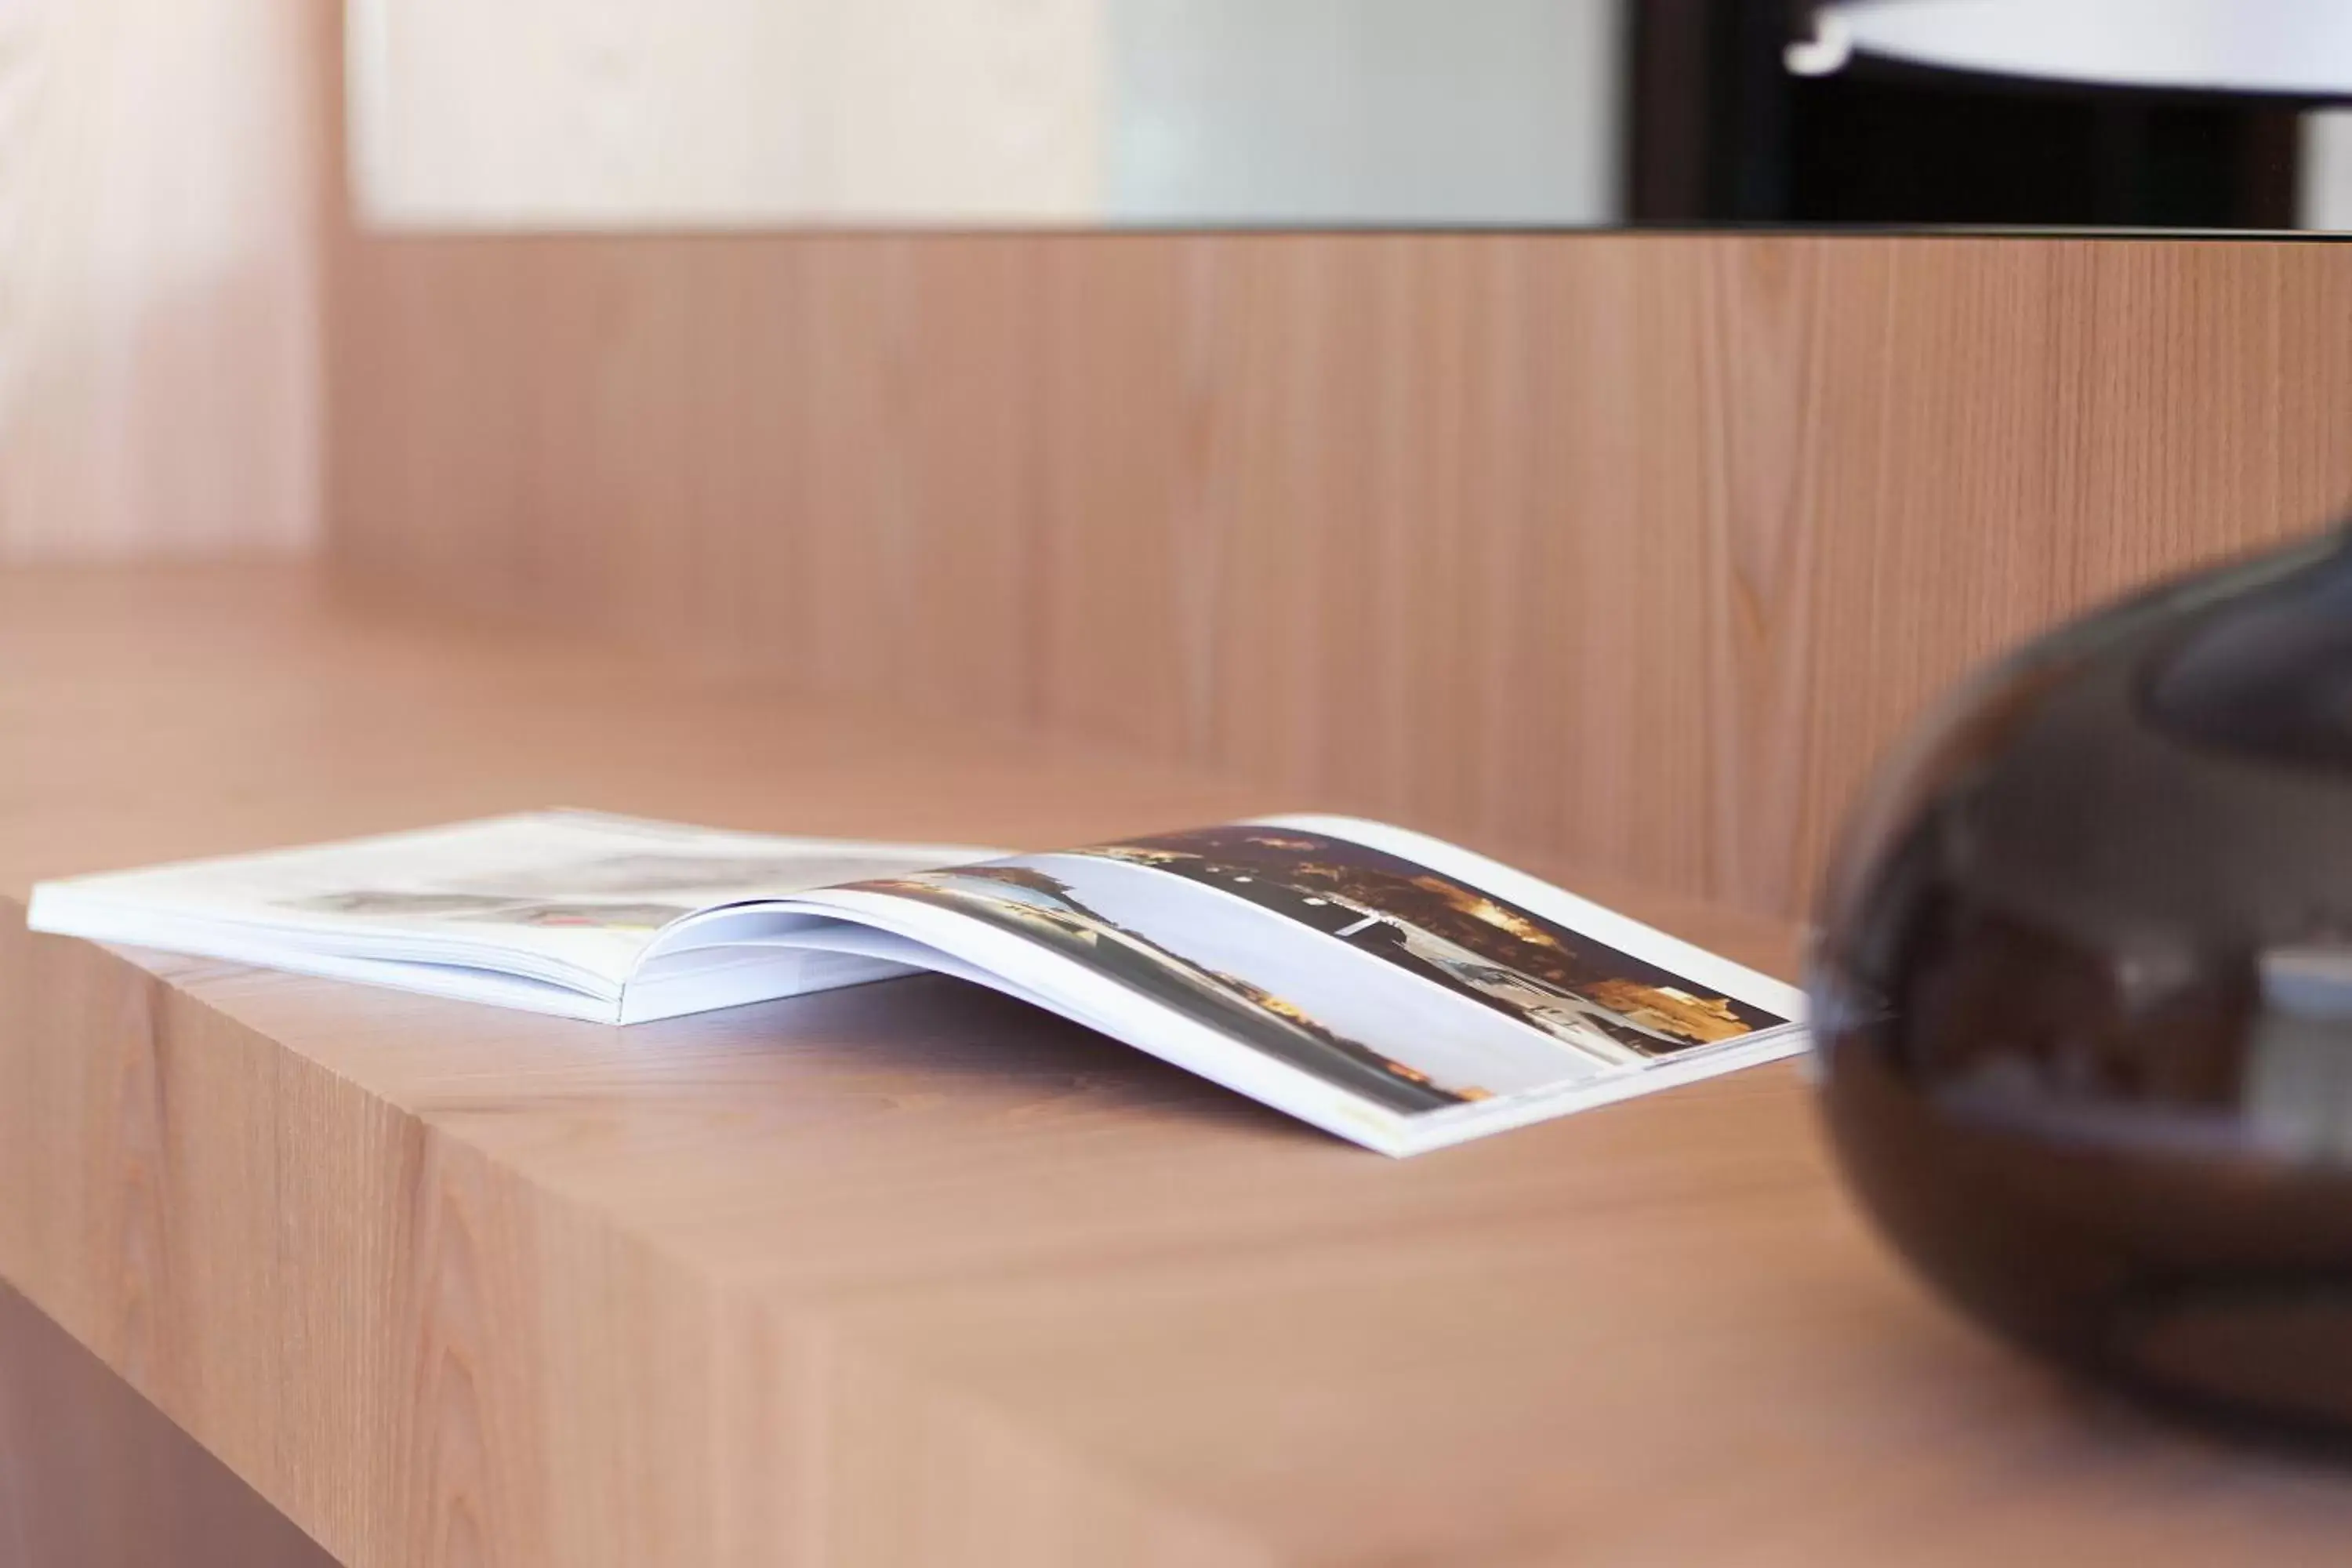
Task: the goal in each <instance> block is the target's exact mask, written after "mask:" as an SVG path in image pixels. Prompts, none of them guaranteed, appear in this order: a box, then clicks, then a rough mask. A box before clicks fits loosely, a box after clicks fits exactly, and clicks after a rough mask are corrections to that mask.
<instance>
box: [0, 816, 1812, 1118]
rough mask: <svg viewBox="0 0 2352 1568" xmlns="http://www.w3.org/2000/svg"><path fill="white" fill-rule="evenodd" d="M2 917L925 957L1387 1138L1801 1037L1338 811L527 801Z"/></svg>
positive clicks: (679, 955) (1717, 1065)
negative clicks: (954, 837)
mask: <svg viewBox="0 0 2352 1568" xmlns="http://www.w3.org/2000/svg"><path fill="white" fill-rule="evenodd" d="M30 924H31V925H32V927H33V928H34V929H35V930H37V931H53V932H59V933H63V934H66V935H72V936H84V937H90V938H94V939H96V940H99V941H101V942H124V943H129V944H132V945H137V946H145V947H156V948H164V949H169V950H173V951H176V952H191V953H199V954H204V955H206V956H210V957H215V958H225V959H230V960H235V961H238V962H242V963H256V964H263V965H268V966H270V967H274V968H279V969H288V970H295V971H299V972H301V973H309V974H318V975H325V976H329V977H331V978H334V979H339V980H351V981H360V982H364V983H367V984H376V985H388V986H395V987H398V988H400V989H403V990H408V991H419V992H429V993H432V994H437V995H443V996H454V997H459V998H463V999H465V1000H467V1001H473V1002H482V1003H488V1004H492V1005H500V1006H508V1007H521V1008H528V1009H530V1010H531V1011H534V1012H541V1013H553V1014H559V1015H562V1016H567V1017H573V1018H583V1019H589V1020H593V1021H595V1022H600V1023H606V1024H635V1023H642V1022H646V1021H648V1020H652V1019H656V1018H669V1017H676V1016H680V1015H683V1014H688V1013H700V1012H707V1011H709V1010H710V1009H713V1008H719V1007H731V1006H736V1005H741V1004H744V1003H749V1002H758V1001H766V1000H770V999H772V998H776V997H782V996H793V995H798V994H803V993H806V992H812V991H821V990H825V989H828V988H830V987H834V986H840V985H853V984H861V983H865V982H868V981H876V980H884V979H888V978H891V977H894V976H898V975H903V974H908V973H915V972H918V971H929V972H933V973H942V974H949V975H953V976H956V977H958V978H960V979H963V980H967V981H971V982H972V983H973V984H980V985H986V986H990V987H992V988H994V989H995V990H998V991H1002V992H1005V993H1008V994H1012V995H1013V996H1016V997H1019V998H1021V999H1022V1000H1024V1001H1026V1002H1030V1003H1034V1005H1037V1006H1040V1007H1044V1008H1046V1009H1048V1010H1049V1011H1052V1012H1055V1013H1058V1014H1061V1015H1062V1016H1066V1017H1068V1018H1072V1019H1075V1020H1076V1021H1077V1022H1078V1023H1080V1024H1084V1025H1086V1026H1089V1027H1091V1028H1095V1029H1097V1030H1099V1031H1101V1032H1102V1033H1104V1034H1106V1035H1108V1036H1111V1037H1114V1038H1116V1039H1119V1040H1123V1041H1125V1042H1126V1043H1127V1044H1129V1045H1130V1046H1133V1047H1137V1048H1139V1049H1140V1050H1144V1051H1148V1052H1150V1054H1151V1055H1153V1056H1156V1057H1159V1058H1162V1059H1163V1060H1166V1061H1169V1062H1172V1063H1174V1064H1175V1065H1176V1066H1178V1067H1181V1068H1187V1069H1189V1070H1190V1071H1192V1072H1195V1073H1198V1074H1200V1075H1201V1076H1202V1077H1203V1078H1208V1079H1213V1080H1215V1081H1216V1082H1218V1083H1221V1084H1223V1085H1225V1086H1226V1087H1228V1088H1230V1089H1236V1090H1238V1091H1240V1092H1241V1093H1243V1094H1246V1095H1249V1096H1251V1097H1252V1098H1254V1099H1255V1100H1261V1101H1263V1102H1265V1104H1267V1105H1270V1106H1273V1107H1275V1108H1276V1109H1277V1110H1284V1111H1287V1112H1289V1113H1290V1114H1291V1115H1293V1116H1297V1117H1298V1118H1300V1119H1302V1120H1304V1121H1310V1122H1312V1123H1314V1124H1315V1125H1316V1126H1318V1127H1320V1128H1323V1129H1325V1130H1327V1131H1331V1132H1335V1133H1338V1134H1339V1136H1341V1137H1344V1138H1349V1139H1352V1140H1354V1141H1355V1142H1359V1143H1362V1144H1365V1145H1367V1146H1369V1147H1370V1148H1373V1149H1377V1150H1381V1151H1382V1152H1386V1153H1391V1154H1409V1153H1414V1152H1419V1151H1422V1150H1424V1149H1431V1148H1435V1147H1438V1146H1440V1145H1443V1144H1446V1143H1453V1142H1460V1141H1462V1140H1464V1139H1467V1138H1474V1137H1477V1136H1480V1135H1482V1134H1485V1133H1487V1132H1493V1131H1500V1130H1502V1129H1504V1128H1507V1127H1513V1126H1517V1125H1520V1124H1523V1123H1526V1122H1529V1121H1538V1120H1542V1119H1544V1118H1548V1117H1552V1116H1558V1115H1561V1114H1563V1113H1565V1112H1568V1111H1570V1110H1580V1109H1583V1108H1584V1107H1587V1106H1591V1105H1597V1104H1601V1103H1604V1102H1606V1101H1609V1100H1619V1099H1622V1098H1624V1097H1626V1096H1628V1095H1633V1094H1640V1093H1645V1092H1647V1091H1649V1090H1651V1089H1662V1088H1664V1087H1666V1086H1668V1085H1671V1084H1675V1083H1682V1082H1686V1081H1688V1080H1690V1079H1697V1078H1704V1077H1708V1076H1711V1075H1713V1074H1716V1073H1719V1072H1727V1071H1729V1070H1731V1069H1732V1068H1739V1067H1745V1066H1748V1065H1749V1064H1751V1063H1755V1062H1759V1061H1764V1060H1768V1059H1770V1058H1777V1057H1782V1056H1787V1055H1790V1054H1791V1053H1793V1052H1795V1051H1797V1050H1799V1049H1800V1048H1801V1030H1800V1028H1799V1026H1798V1023H1797V1020H1798V1018H1799V1016H1800V1013H1801V1001H1800V999H1799V996H1798V994H1797V993H1796V992H1795V991H1794V990H1792V989H1791V988H1790V987H1789V986H1787V985H1784V984H1780V982H1778V981H1775V980H1772V979H1769V978H1768V977H1767V976H1765V975H1761V974H1759V973H1755V972H1754V971H1752V970H1748V969H1746V968H1743V967H1741V966H1740V965H1738V964H1737V963H1732V962H1730V961H1729V960H1727V959H1725V958H1721V957H1718V956H1717V955H1716V954H1714V953H1711V952H1706V951H1704V950H1702V949H1699V948H1696V947H1694V946H1692V945H1690V944H1689V943H1687V942H1679V941H1677V940H1675V938H1673V937H1670V936H1668V935H1666V934H1665V933H1664V932H1663V931H1656V930H1654V929H1652V928H1651V927H1648V926H1645V925H1643V924H1641V923H1639V922H1637V921H1631V920H1628V919H1626V918H1625V917H1624V916H1622V915H1619V914H1616V913H1613V912H1612V911H1611V910H1605V909H1602V908H1601V907H1600V906H1599V905H1597V904H1593V903H1591V902H1588V901H1586V900H1582V899H1579V898H1577V897H1575V896H1573V895H1571V894H1569V893H1566V892H1563V891H1561V890H1560V889H1558V888H1554V887H1551V886H1549V884H1546V883H1544V882H1541V881H1538V880H1537V879H1535V878H1532V877H1529V876H1527V875H1525V874H1523V873H1521V872H1517V871H1514V870H1512V869H1511V868H1508V867H1507V866H1503V865H1500V864H1497V863H1496V862H1495V861H1492V860H1489V859H1486V858H1483V857H1481V856H1477V855H1474V854H1472V853H1471V852H1469V851H1468V850H1465V849H1461V848H1457V847H1454V846H1453V845H1450V844H1445V843H1442V842H1440V841H1438V840H1436V839H1433V838H1429V837H1423V836H1422V835H1420V834H1416V833H1410V832H1407V831H1405V830H1404V829H1402V828H1398V827H1391V826H1384V825H1382V824H1380V823H1375V822H1365V821H1360V820H1357V819H1355V818H1350V817H1337V816H1276V817H1266V818H1263V819H1260V820H1256V821H1252V822H1241V823H1234V824H1229V825H1226V826H1217V827H1202V828H1193V829H1190V830H1187V831H1184V832H1178V833H1167V834H1160V835H1155V836H1153V837H1144V838H1131V839H1128V840H1126V841H1124V842H1121V843H1117V844H1099V845H1094V846H1090V847H1085V848H1079V849H1066V850H1057V851H1054V852H1051V853H1047V854H1038V855H1009V854H1004V853H1003V852H1001V851H996V850H989V849H978V848H972V847H959V846H952V845H923V844H880V843H863V842H852V841H845V840H839V839H822V838H781V837H768V836H764V835H754V834H741V833H721V832H714V831H710V830H707V829H703V828H697V827H688V826H675V825H672V824H667V823H658V822H645V821H638V820H635V819H632V818H626V817H617V816H603V815H600V814H596V813H592V812H576V811H549V812H536V813H530V814H527V815H523V816H505V817H496V818H492V819H489V820H487V821H482V822H473V823H465V824H460V825H458V826H452V827H440V828H432V829H427V830H425V831H421V832H415V833H399V834H392V835H388V836H386V837H375V838H364V839H355V840H352V841H350V842H347V843H341V844H331V845H323V846H319V847H308V848H299V849H283V850H277V851H272V852H269V853H266V854H259V855H247V856H240V857H235V858H226V859H215V860H205V861H192V862H187V863H184V864H181V865H175V866H166V867H161V868H152V869H148V870H140V871H125V872H118V873H112V874H109V875H103V876H95V877H82V878H77V879H72V880H69V881H61V882H45V883H43V884H41V885H40V886H39V887H37V888H36V889H34V892H33V903H32V910H31V918H30Z"/></svg>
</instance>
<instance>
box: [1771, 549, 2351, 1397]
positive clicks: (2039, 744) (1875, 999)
mask: <svg viewBox="0 0 2352 1568" xmlns="http://www.w3.org/2000/svg"><path fill="white" fill-rule="evenodd" d="M1811 990H1812V995H1813V1004H1814V1008H1815V1018H1816V1025H1817V1027H1818V1031H1819V1037H1820V1041H1821V1066H1822V1089H1821V1094H1822V1106H1823V1109H1824V1110H1825V1113H1826V1117H1827V1121H1828V1125H1829V1129H1830V1131H1831V1134H1832V1140H1833V1142H1834V1143H1835V1145H1836V1148H1837V1151H1838V1154H1839V1157H1840V1159H1841V1160H1842V1162H1843V1164H1844V1167H1845V1170H1846V1172H1847V1174H1848V1175H1849V1177H1850V1178H1851V1179H1852V1181H1853V1184H1854V1186H1855V1188H1856V1189H1857V1190H1858V1191H1859V1193H1860V1194H1861V1196H1862V1198H1863V1201H1864V1205H1866V1206H1867V1208H1868V1209H1869V1211H1870V1212H1871V1214H1872V1215H1874V1217H1875V1219H1876V1221H1877V1222H1878V1224H1879V1226H1881V1227H1882V1228H1883V1229H1884V1230H1885V1233H1886V1235H1887V1236H1888V1237H1891V1238H1892V1239H1893V1240H1894V1242H1895V1245H1896V1246H1897V1247H1899V1248H1900V1249H1901V1250H1902V1251H1903V1252H1904V1253H1905V1254H1906V1256H1907V1257H1908V1258H1910V1259H1911V1261H1912V1262H1913V1263H1914V1264H1915V1265H1916V1266H1917V1268H1919V1269H1920V1271H1921V1272H1922V1273H1924V1274H1925V1275H1926V1276H1927V1278H1928V1279H1931V1280H1933V1281H1934V1282H1935V1283H1936V1284H1937V1285H1938V1286H1940V1287H1941V1288H1942V1289H1944V1290H1945V1291H1946V1292H1947V1293H1948V1295H1949V1296H1951V1297H1952V1298H1953V1299H1954V1300H1957V1301H1958V1302H1959V1303H1960V1304H1961V1305H1962V1306H1964V1307H1965V1308H1967V1309H1968V1310H1969V1311H1971V1312H1973V1313H1974V1314H1976V1315H1977V1316H1978V1317H1979V1318H1980V1319H1982V1320H1983V1321H1986V1322H1988V1323H1990V1324H1991V1325H1992V1326H1994V1327H1995V1328H1997V1329H1999V1330H2000V1331H2002V1332H2003V1333H2005V1334H2007V1335H2009V1336H2010V1337H2011V1338H2012V1339H2014V1340H2016V1341H2018V1342H2021V1343H2023V1344H2025V1345H2028V1346H2030V1347H2032V1348H2033V1349H2035V1350H2037V1351H2040V1352H2044V1353H2047V1354H2049V1355H2052V1356H2054V1357H2057V1358H2059V1359H2061V1360H2063V1361H2064V1362H2066V1363H2071V1364H2072V1365H2074V1366H2075V1367H2078V1368H2081V1369H2084V1370H2086V1371H2089V1372H2092V1373H2098V1374H2101V1375H2105V1376H2107V1377H2109V1378H2113V1379H2116V1380H2121V1381H2123V1382H2126V1383H2127V1384H2132V1385H2134V1386H2135V1387H2137V1388H2138V1389H2140V1390H2143V1391H2145V1392H2147V1393H2151V1394H2160V1395H2164V1396H2167V1397H2168V1398H2170V1399H2172V1400H2174V1401H2177V1402H2181V1403H2185V1404H2189V1405H2196V1406H2201V1407H2204V1408H2207V1409H2210V1410H2214V1411H2221V1412H2228V1413H2230V1414H2232V1415H2252V1416H2256V1417H2259V1418H2261V1419H2263V1420H2265V1421H2269V1422H2272V1423H2276V1424H2283V1425H2286V1426H2300V1427H2303V1428H2306V1429H2320V1430H2329V1431H2334V1432H2339V1433H2352V536H2347V535H2346V534H2340V533H2339V534H2334V535H2330V536H2327V537H2325V538H2323V539H2320V540H2317V541H2315V542H2309V543H2305V544H2303V545H2300V546H2297V547H2296V548H2294V549H2291V550H2287V551H2284V552H2279V553H2277V554H2274V555H2271V556H2268V557H2265V558H2263V559H2260V560H2256V561H2252V562H2249V563H2240V564H2236V565H2232V566H2230V567H2226V568H2224V569H2221V570H2220V571H2216V572H2212V573H2210V574H2205V575H2202V576H2199V577H2194V578H2190V579H2187V580H2184V581H2182V582H2179V583H2177V584H2170V585H2168V586H2167V587H2164V588H2162V589H2159V590H2158V591H2156V592H2154V593H2151V594H2147V595H2143V596H2141V597H2138V598H2136V599H2133V600H2131V601H2129V602H2127V603H2125V604H2121V605H2116V606H2114V607H2112V608H2109V609H2106V610H2104V611H2102V612H2100V613H2098V614H2095V615H2093V616H2089V617H2088V618H2086V619H2084V620H2081V621H2078V622H2076V623H2074V625H2072V626H2067V627H2065V628H2063V630H2061V631H2059V632H2057V633H2055V634H2053V635H2052V636H2049V637H2044V638H2042V640H2040V641H2038V642H2036V643H2034V644H2032V645H2031V646H2029V647H2026V648H2025V649H2023V650H2022V651H2021V652H2020V653H2018V654H2016V655H2015V656H2013V657H2011V658H2009V659H2007V660H2005V661H2003V662H2002V663H2000V665H1998V666H1997V667H1995V668H1992V669H1990V670H1989V671H1986V672H1985V673H1983V674H1982V675H1980V676H1979V677H1978V678H1977V679H1975V680H1973V681H1972V682H1971V683H1969V685H1968V686H1967V687H1966V688H1965V689H1962V690H1961V691H1960V692H1959V693H1958V694H1957V696H1956V697H1955V698H1954V699H1953V700H1952V701H1951V702H1950V703H1948V705H1947V707H1946V708H1945V710H1943V711H1942V712H1941V713H1940V714H1938V715H1937V716H1936V717H1935V718H1933V719H1931V720H1930V721H1928V722H1927V724H1926V725H1925V726H1923V728H1922V729H1921V731H1919V733H1918V734H1917V735H1916V737H1915V739H1914V742H1913V744H1912V745H1911V747H1910V748H1909V749H1908V750H1907V752H1906V753H1905V754H1903V755H1902V756H1900V757H1898V758H1897V759H1896V760H1895V762H1894V763H1892V764H1891V765H1890V766H1889V767H1888V768H1887V769H1886V771H1885V773H1884V774H1883V776H1882V777H1881V778H1880V780H1879V781H1878V783H1877V784H1876V785H1875V787H1874V792H1873V794H1872V796H1871V798H1870V799H1869V800H1868V801H1867V802H1866V803H1865V805H1864V807H1863V809H1862V810H1861V812H1860V813H1859V814H1858V816H1857V817H1856V819H1855V821H1854V822H1853V824H1852V826H1851V827H1850V829H1849V832H1848V837H1847V841H1846V844H1845V847H1844V848H1843V852H1842V854H1841V856H1840V858H1839V861H1838V864H1837V865H1836V867H1835V868H1833V869H1832V875H1831V878H1830V879H1829V882H1828V885H1827V888H1826V890H1825V892H1824V896H1823V907H1822V935H1821V937H1820V940H1819V942H1818V945H1817V947H1816V950H1815V952H1814V955H1813V964H1812V971H1811Z"/></svg>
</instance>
